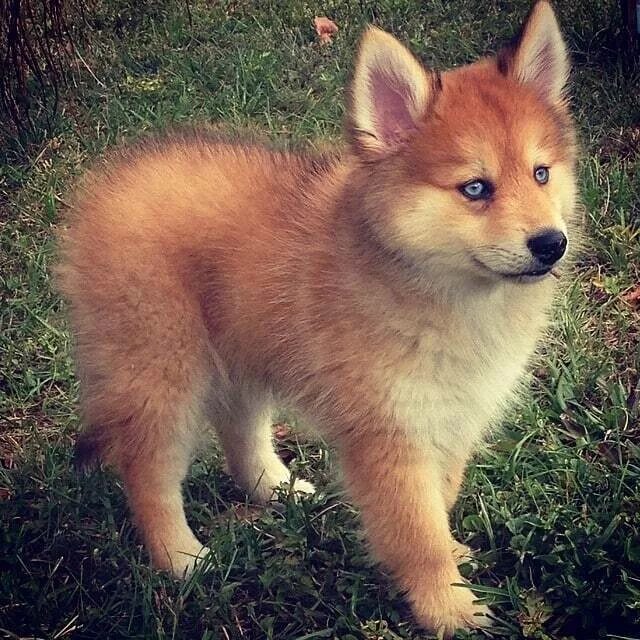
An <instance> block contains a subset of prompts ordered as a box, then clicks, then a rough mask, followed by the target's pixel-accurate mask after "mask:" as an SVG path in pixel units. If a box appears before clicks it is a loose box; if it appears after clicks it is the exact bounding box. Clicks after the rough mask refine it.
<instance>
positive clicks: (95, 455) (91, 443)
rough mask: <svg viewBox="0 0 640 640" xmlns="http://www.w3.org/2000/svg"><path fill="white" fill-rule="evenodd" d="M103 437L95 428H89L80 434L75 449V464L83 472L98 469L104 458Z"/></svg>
mask: <svg viewBox="0 0 640 640" xmlns="http://www.w3.org/2000/svg"><path fill="white" fill-rule="evenodd" d="M103 445H104V443H103V442H102V439H101V438H100V437H99V436H98V433H97V431H96V430H95V429H87V431H84V432H83V433H81V434H80V435H79V436H78V439H77V440H76V446H75V448H74V451H73V466H74V467H75V469H76V470H77V471H79V472H81V473H90V472H91V471H94V470H95V469H97V468H98V467H99V466H100V465H101V463H102V460H103Z"/></svg>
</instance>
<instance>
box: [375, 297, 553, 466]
mask: <svg viewBox="0 0 640 640" xmlns="http://www.w3.org/2000/svg"><path fill="white" fill-rule="evenodd" d="M547 298H550V296H547ZM513 302H514V301H513V300H508V301H505V300H504V299H503V298H499V299H497V300H492V301H483V302H481V303H479V304H475V305H472V306H471V307H470V308H468V309H465V310H464V314H461V315H459V316H455V317H454V318H453V320H452V321H451V322H447V323H444V324H443V325H441V328H440V329H434V328H431V329H430V330H428V331H426V332H424V334H423V335H422V336H421V337H420V339H419V340H417V341H416V348H415V350H414V351H413V352H412V354H411V355H410V356H409V357H408V358H406V359H405V361H403V362H402V363H401V364H400V365H399V366H397V367H394V368H395V371H394V374H395V375H393V376H390V377H389V379H388V380H387V384H388V386H387V389H388V394H387V398H388V407H387V410H388V411H389V413H391V414H392V415H393V416H394V418H395V421H396V422H397V424H399V425H401V426H402V427H403V429H405V430H406V433H407V434H408V435H409V436H410V437H411V438H414V439H415V441H416V444H417V445H418V446H424V447H428V448H429V449H431V450H434V452H435V451H438V452H440V453H441V454H443V455H446V456H451V455H453V456H455V457H466V456H467V455H468V453H469V452H470V451H471V450H473V448H475V446H476V445H477V443H478V442H479V440H480V439H481V438H482V436H483V435H484V434H485V433H486V431H487V430H488V428H489V427H490V426H491V425H492V424H494V423H495V422H496V420H497V418H498V417H499V416H500V414H501V413H502V411H503V410H504V408H505V407H506V406H507V404H508V402H509V400H510V399H511V398H512V397H513V396H514V394H515V391H516V389H517V387H518V382H519V381H520V380H521V379H522V376H523V373H524V371H525V368H526V365H527V361H528V360H529V358H530V356H531V355H532V353H533V351H534V349H535V345H536V341H537V339H538V338H539V336H540V333H541V331H542V329H543V327H544V325H545V320H546V307H547V306H548V305H540V306H538V307H537V308H536V309H535V310H533V311H532V310H531V309H530V308H529V304H528V303H527V302H526V301H525V302H524V305H526V306H519V305H518V304H515V305H514V304H513ZM540 302H541V301H540Z"/></svg>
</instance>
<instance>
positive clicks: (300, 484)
mask: <svg viewBox="0 0 640 640" xmlns="http://www.w3.org/2000/svg"><path fill="white" fill-rule="evenodd" d="M293 490H294V491H299V492H300V493H315V492H316V488H315V486H314V485H313V484H311V482H308V481H307V480H299V479H297V480H295V481H294V483H293Z"/></svg>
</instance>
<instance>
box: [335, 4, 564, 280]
mask: <svg viewBox="0 0 640 640" xmlns="http://www.w3.org/2000/svg"><path fill="white" fill-rule="evenodd" d="M568 73H569V65H568V59H567V53H566V48H565V45H564V42H563V40H562V36H561V34H560V30H559V27H558V23H557V21H556V17H555V15H554V13H553V10H552V8H551V6H550V4H549V3H548V2H547V1H546V0H539V1H538V2H537V3H536V4H535V6H534V7H533V9H532V11H531V13H530V14H529V16H528V18H527V20H526V21H525V24H524V25H523V28H522V32H521V34H520V36H519V37H518V39H517V40H516V41H515V43H514V44H513V45H512V46H510V47H509V48H507V49H505V50H503V51H501V52H500V53H499V54H498V55H497V56H496V57H490V58H483V59H481V60H479V61H478V62H476V63H474V64H471V65H468V66H465V67H461V68H457V69H453V70H450V71H446V72H444V73H442V74H438V73H436V72H433V71H430V70H428V69H425V68H424V67H423V66H422V65H421V64H420V63H419V62H418V61H417V60H416V58H414V57H413V55H412V54H411V53H410V52H409V51H408V50H407V49H406V48H405V47H404V46H402V45H401V44H400V43H399V42H398V41H397V40H396V39H395V38H394V37H393V36H391V35H389V34H387V33H385V32H383V31H380V30H378V29H375V28H371V29H369V30H368V31H367V33H366V34H365V36H364V38H363V40H362V44H361V46H360V51H359V55H358V58H357V62H356V68H355V72H354V77H353V81H352V85H351V94H350V95H351V99H350V104H349V109H348V124H347V134H348V137H349V140H350V143H351V146H352V149H353V152H354V154H355V156H356V157H357V159H358V171H359V175H360V176H361V178H362V180H361V181H360V193H359V197H360V198H361V201H362V203H363V210H364V212H365V221H366V223H367V224H368V225H369V226H370V230H371V232H372V233H373V234H374V235H375V237H376V239H377V241H378V242H379V243H382V244H384V245H385V247H386V248H388V249H389V250H391V251H393V252H394V253H395V254H400V255H402V256H403V258H405V259H406V260H409V261H411V262H412V263H413V264H414V265H415V266H417V267H418V268H419V269H423V270H424V272H425V273H428V274H430V275H431V276H432V277H434V278H438V277H442V278H445V277H446V278H450V277H451V276H452V274H457V275H458V276H460V277H461V278H470V279H484V280H489V281H495V282H499V281H506V280H508V281H515V282H523V283H526V282H537V281H539V280H541V279H542V278H544V277H546V276H547V274H548V273H549V272H550V271H551V269H552V268H553V267H554V266H555V265H556V264H557V263H559V262H560V261H561V260H562V258H563V257H564V255H565V254H566V251H567V247H568V243H569V237H568V236H569V231H568V227H569V222H570V219H571V217H572V212H573V209H574V204H575V192H576V189H575V178H574V162H575V157H574V156H575V143H574V134H573V129H572V125H571V120H570V117H569V113H568V108H567V105H566V102H565V100H564V97H563V90H564V86H565V83H566V81H567V76H568Z"/></svg>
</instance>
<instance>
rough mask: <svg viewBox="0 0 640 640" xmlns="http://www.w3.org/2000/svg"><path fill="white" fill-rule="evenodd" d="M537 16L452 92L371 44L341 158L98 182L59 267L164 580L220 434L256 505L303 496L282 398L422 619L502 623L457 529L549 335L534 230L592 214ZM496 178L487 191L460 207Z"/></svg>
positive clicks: (81, 361)
mask: <svg viewBox="0 0 640 640" xmlns="http://www.w3.org/2000/svg"><path fill="white" fill-rule="evenodd" d="M527 24H528V25H529V27H527V28H525V30H524V32H523V33H524V35H523V36H522V39H521V40H520V42H519V44H517V45H516V46H515V48H514V49H512V50H511V51H507V52H504V53H502V54H501V55H500V56H498V58H495V59H494V58H487V59H483V60H480V61H479V62H477V63H476V64H474V65H471V66H468V67H464V68H461V69H458V70H454V71H450V72H446V73H444V74H442V75H441V76H440V77H436V75H435V74H433V73H432V72H427V71H424V70H422V69H421V67H420V66H419V64H418V63H417V62H416V61H415V59H413V58H412V56H411V54H409V52H408V51H406V49H404V48H403V47H402V46H401V45H400V44H399V43H398V42H397V41H396V40H394V39H393V38H391V37H390V36H388V35H386V34H381V33H380V32H378V31H376V30H370V31H369V32H368V33H367V35H366V36H365V39H364V41H363V44H362V47H361V53H360V56H359V58H358V63H357V70H356V74H355V79H354V83H353V86H352V96H351V105H350V118H349V125H348V136H349V139H350V140H351V151H350V152H347V153H345V154H344V155H342V156H338V155H336V156H335V157H324V158H322V157H313V156H308V155H304V154H296V153H285V152H275V151H270V150H268V149H267V148H265V147H262V146H260V145H247V144H240V143H231V142H225V141H223V140H221V139H220V138H218V137H216V136H214V135H213V134H210V133H206V132H199V133H198V132H195V133H192V134H185V133H182V134H175V135H173V136H169V137H167V138H166V139H164V140H156V141H151V142H149V143H147V144H145V145H141V146H139V147H138V148H136V149H133V150H129V151H127V152H124V153H121V154H120V155H119V156H118V157H116V158H115V159H113V160H112V161H111V162H110V163H108V164H107V165H106V166H105V167H103V168H102V169H100V170H97V171H96V172H95V173H94V174H92V176H90V177H88V178H87V179H86V180H85V183H84V185H83V186H82V187H81V189H79V191H78V196H77V199H76V204H75V206H74V208H73V212H72V213H71V214H70V216H69V219H68V222H67V226H66V228H65V229H63V230H62V231H61V240H60V242H61V255H62V258H61V262H60V265H59V267H58V273H59V282H60V288H61V290H62V291H63V292H64V294H65V295H66V297H67V299H68V300H69V303H70V314H71V323H72V326H73V329H74V332H75V337H76V361H77V366H78V375H79V378H80V381H81V402H82V410H83V418H84V422H85V424H86V426H87V429H86V431H85V433H84V434H83V435H82V437H81V440H80V442H79V447H78V451H79V455H80V456H81V457H82V458H84V459H90V458H99V459H101V460H102V461H104V462H105V463H107V464H109V465H112V466H113V467H114V468H115V469H116V471H118V472H119V473H120V475H121V477H122V478H123V480H124V484H125V487H126V490H127V493H128V496H129V501H130V505H131V509H132V511H133V514H134V517H135V520H136V522H137V524H138V527H139V529H140V531H141V532H142V535H143V536H144V539H145V542H146V544H147V546H148V548H149V551H150V553H151V556H152V559H153V562H154V563H155V564H156V565H157V566H159V567H161V568H167V569H172V570H173V571H174V573H176V574H177V575H180V574H183V573H184V572H185V571H188V570H189V569H190V568H192V567H193V565H194V564H195V561H196V560H197V558H198V556H199V555H202V554H203V553H206V549H204V548H202V546H201V544H200V543H199V542H198V540H197V539H196V538H195V536H194V535H193V533H192V532H191V530H190V529H189V527H188V525H187V523H186V520H185V517H184V510H183V505H182V497H181V493H180V486H181V482H182V480H183V479H184V477H185V475H186V473H187V469H188V465H189V462H190V459H191V456H192V454H193V451H194V449H195V447H196V445H197V443H198V441H199V440H201V439H202V438H203V436H204V435H205V434H206V433H207V430H206V426H207V425H208V424H209V423H211V424H212V425H213V426H214V427H215V428H216V430H217V431H218V435H219V439H220V442H221V445H222V447H223V449H224V451H225V454H226V457H227V463H228V467H229V469H230V471H231V473H232V474H233V475H234V477H235V478H236V479H237V480H238V482H239V483H240V484H241V485H242V486H244V488H245V489H246V490H247V491H249V492H250V493H252V494H253V495H254V496H255V497H256V498H257V499H260V500H268V499H269V498H270V496H271V493H272V490H273V488H274V487H275V486H277V485H278V484H279V483H280V482H282V481H286V480H287V479H288V473H287V470H286V467H284V465H283V464H282V462H281V461H280V460H279V459H278V457H277V455H276V454H275V452H274V450H273V446H272V443H271V439H270V431H269V423H270V420H269V418H270V414H269V411H270V408H271V407H272V406H273V404H274V403H276V404H283V405H285V406H287V407H294V408H296V409H298V410H299V411H301V413H302V414H303V415H304V416H306V417H307V418H308V419H309V420H310V421H311V422H312V423H313V424H314V425H316V426H317V428H318V429H319V430H320V431H321V432H322V433H323V434H324V435H325V436H326V437H327V438H328V439H329V440H330V441H331V442H332V443H334V444H335V446H336V448H337V450H338V455H339V458H340V461H341V463H342V465H343V467H344V475H345V482H346V486H347V488H348V490H349V491H350V493H351V495H352V496H353V499H354V500H355V502H356V503H357V504H358V505H359V506H360V508H361V509H362V514H363V520H364V524H365V527H366V530H367V532H368V536H369V539H370V541H371V545H372V548H373V551H374V553H375V555H376V557H378V558H379V560H380V561H381V562H383V563H384V564H385V566H387V567H388V568H389V569H390V570H391V571H392V572H393V574H394V575H395V576H396V578H397V580H398V583H399V584H400V585H401V587H402V588H404V589H405V590H406V591H407V594H408V598H409V600H410V602H411V603H412V606H413V610H414V612H415V614H416V617H417V619H418V621H419V622H420V623H422V624H423V625H425V626H427V627H429V628H432V629H436V628H443V629H444V631H445V633H446V634H451V633H452V632H453V630H454V629H455V628H457V627H459V626H474V625H479V624H484V623H485V622H486V618H485V617H484V616H485V614H486V613H487V611H486V608H484V607H483V606H481V605H478V604H475V603H474V602H473V595H472V593H471V591H470V590H469V589H467V588H464V587H454V586H451V585H452V584H454V583H461V582H463V579H462V577H461V576H460V574H459V573H458V570H457V568H456V559H457V557H459V556H460V555H461V554H464V553H465V552H466V551H467V550H466V548H464V546H463V545H460V544H459V543H456V541H455V540H454V539H453V538H452V536H451V533H450V532H449V528H448V524H447V512H448V510H450V509H451V507H452V505H453V503H454V502H455V499H456V496H457V493H458V490H459V486H460V483H461V481H462V477H463V473H464V466H465V464H466V462H467V460H468V458H469V456H470V455H471V454H472V453H473V450H474V448H475V447H476V446H477V443H478V442H479V441H480V440H481V439H482V437H483V435H484V434H485V433H486V431H487V429H488V428H490V426H491V425H492V424H493V423H495V421H496V420H497V419H498V418H499V415H500V413H501V410H502V407H503V406H504V405H505V404H506V403H507V402H508V401H509V400H510V398H511V397H512V396H513V394H514V390H515V388H516V387H517V384H518V380H519V379H520V377H521V374H522V372H523V370H524V367H525V366H526V363H527V360H528V359H529V357H530V355H531V353H532V352H533V350H534V347H535V343H536V340H537V339H538V337H539V335H540V332H541V331H542V329H543V328H544V326H545V324H546V322H547V312H548V309H549V306H550V303H551V299H552V295H553V290H554V283H553V282H552V280H551V279H550V277H537V276H536V277H533V276H531V277H529V276H522V277H512V276H511V275H510V274H511V272H513V271H514V270H520V271H522V270H523V269H526V268H527V264H529V262H530V258H531V256H530V255H529V254H528V253H527V251H528V249H527V244H526V243H527V238H529V237H530V236H531V235H532V234H535V233H537V232H539V231H540V230H541V229H545V228H550V227H551V228H558V229H564V230H566V228H567V227H568V226H570V223H571V220H572V211H573V204H574V199H575V184H574V177H573V164H574V157H573V156H574V150H573V134H572V129H571V123H570V120H569V115H568V112H567V108H566V106H565V104H564V102H563V101H562V98H561V95H560V94H559V93H558V86H559V84H560V83H561V82H562V83H563V82H564V80H560V79H558V78H557V77H556V76H554V75H553V69H562V68H563V67H562V65H560V63H559V62H558V60H555V59H553V56H554V55H555V56H559V55H564V52H563V49H562V47H561V46H560V45H559V44H558V42H560V43H561V40H557V38H559V35H558V34H556V32H555V31H553V29H551V27H550V26H549V25H551V24H555V20H554V19H553V13H552V12H551V9H550V7H549V5H548V4H547V3H546V2H544V0H543V1H541V2H539V3H538V4H537V5H536V6H535V8H534V9H533V12H532V17H531V18H530V19H529V22H528V23H527ZM531 25H533V26H531ZM540 25H542V27H544V29H546V31H545V32H544V33H542V32H541V29H542V27H541V26H540ZM545 34H547V35H545ZM548 34H550V35H548ZM552 37H553V38H556V40H553V41H549V42H547V41H546V40H545V38H552ZM556 45H557V46H556ZM536 47H537V49H536ZM554 47H555V48H554ZM530 50H531V51H530ZM538 50H540V51H542V54H540V55H538V53H536V51H538ZM543 54H544V55H547V56H551V58H550V60H546V59H545V58H544V56H543ZM552 62H553V63H554V64H555V63H557V64H555V66H554V65H553V64H551V63H552ZM546 63H549V64H548V65H547V66H545V69H537V68H530V66H531V65H536V64H537V65H540V64H546ZM527 65H529V66H527ZM549 69H551V70H552V71H551V72H549ZM543 71H544V73H543ZM558 73H559V72H558ZM540 164H543V165H546V166H550V167H551V172H552V173H551V175H552V178H551V180H550V181H549V184H547V185H544V186H542V185H540V184H537V183H536V182H535V181H534V180H533V178H532V171H533V169H534V167H535V166H537V165H540ZM477 177H482V178H486V179H488V180H491V181H492V182H493V183H494V184H495V185H496V189H495V194H494V195H493V196H492V197H491V198H490V199H487V200H483V201H469V200H467V199H465V197H464V196H463V195H462V194H461V193H460V191H459V187H460V184H461V183H464V182H466V181H468V180H470V179H473V178H477ZM528 261H529V262H528ZM509 270H510V271H509ZM520 271H517V272H518V273H520ZM522 273H525V272H524V271H522ZM296 488H297V489H300V490H303V491H311V490H313V487H311V485H309V483H304V482H301V481H298V484H297V486H296Z"/></svg>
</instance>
